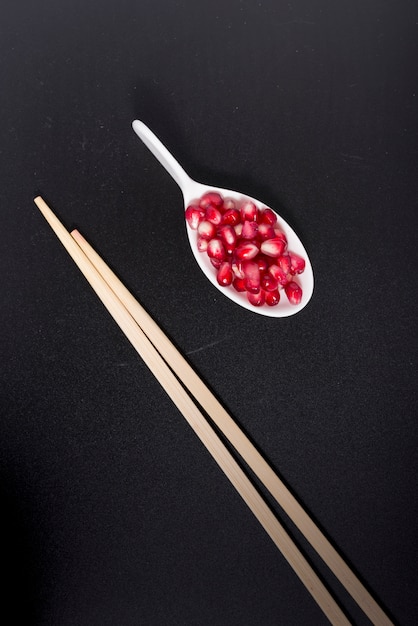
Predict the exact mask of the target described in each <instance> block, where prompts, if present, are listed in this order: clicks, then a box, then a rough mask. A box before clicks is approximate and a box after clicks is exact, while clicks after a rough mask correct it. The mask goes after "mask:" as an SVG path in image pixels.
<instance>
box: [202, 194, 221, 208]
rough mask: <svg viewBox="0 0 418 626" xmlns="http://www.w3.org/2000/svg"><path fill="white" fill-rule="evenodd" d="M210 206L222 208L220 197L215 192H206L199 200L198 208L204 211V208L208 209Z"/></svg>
mask: <svg viewBox="0 0 418 626" xmlns="http://www.w3.org/2000/svg"><path fill="white" fill-rule="evenodd" d="M210 204H213V205H214V206H215V207H220V206H222V204H223V198H222V196H221V195H220V194H219V193H217V192H216V191H208V192H207V193H205V194H203V196H202V197H201V198H200V201H199V206H201V207H202V209H206V207H208V206H209V205H210Z"/></svg>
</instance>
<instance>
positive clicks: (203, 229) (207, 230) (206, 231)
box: [197, 220, 216, 239]
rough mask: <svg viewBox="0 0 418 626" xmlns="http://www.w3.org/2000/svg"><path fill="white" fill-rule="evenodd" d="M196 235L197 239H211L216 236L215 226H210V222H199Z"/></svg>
mask: <svg viewBox="0 0 418 626" xmlns="http://www.w3.org/2000/svg"><path fill="white" fill-rule="evenodd" d="M197 233H198V235H199V237H202V238H203V239H212V238H213V237H215V235H216V226H215V224H212V222H208V221H207V220H203V222H200V224H199V226H198V227H197Z"/></svg>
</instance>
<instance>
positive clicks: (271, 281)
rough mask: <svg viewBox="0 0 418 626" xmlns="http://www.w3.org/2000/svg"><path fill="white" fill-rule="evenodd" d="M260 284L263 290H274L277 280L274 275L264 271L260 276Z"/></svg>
mask: <svg viewBox="0 0 418 626" xmlns="http://www.w3.org/2000/svg"><path fill="white" fill-rule="evenodd" d="M260 284H261V287H262V288H263V289H264V290H265V291H275V290H277V285H278V282H277V280H276V279H275V278H274V276H272V275H271V274H270V273H266V274H263V275H262V276H261V281H260Z"/></svg>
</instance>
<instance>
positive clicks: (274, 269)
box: [268, 263, 290, 287]
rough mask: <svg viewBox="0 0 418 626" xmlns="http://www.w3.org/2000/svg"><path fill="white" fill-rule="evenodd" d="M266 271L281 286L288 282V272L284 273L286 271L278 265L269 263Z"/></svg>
mask: <svg viewBox="0 0 418 626" xmlns="http://www.w3.org/2000/svg"><path fill="white" fill-rule="evenodd" d="M268 271H269V274H271V276H273V278H274V279H275V280H276V281H277V283H278V284H279V285H281V286H282V287H283V286H284V285H286V284H287V283H288V282H289V276H290V274H286V272H285V271H284V270H282V268H281V267H279V266H278V265H276V264H274V263H273V265H270V267H269V269H268Z"/></svg>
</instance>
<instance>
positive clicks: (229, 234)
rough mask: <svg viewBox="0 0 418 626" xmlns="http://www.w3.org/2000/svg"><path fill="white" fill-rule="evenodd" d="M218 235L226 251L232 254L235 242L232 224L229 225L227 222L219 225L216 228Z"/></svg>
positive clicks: (235, 235) (235, 234)
mask: <svg viewBox="0 0 418 626" xmlns="http://www.w3.org/2000/svg"><path fill="white" fill-rule="evenodd" d="M218 237H220V238H221V239H222V241H223V244H224V246H225V250H226V253H227V254H232V253H233V251H234V250H235V246H236V244H237V233H236V232H235V229H234V228H233V226H229V225H228V224H227V225H226V226H221V227H220V228H219V229H218Z"/></svg>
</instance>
